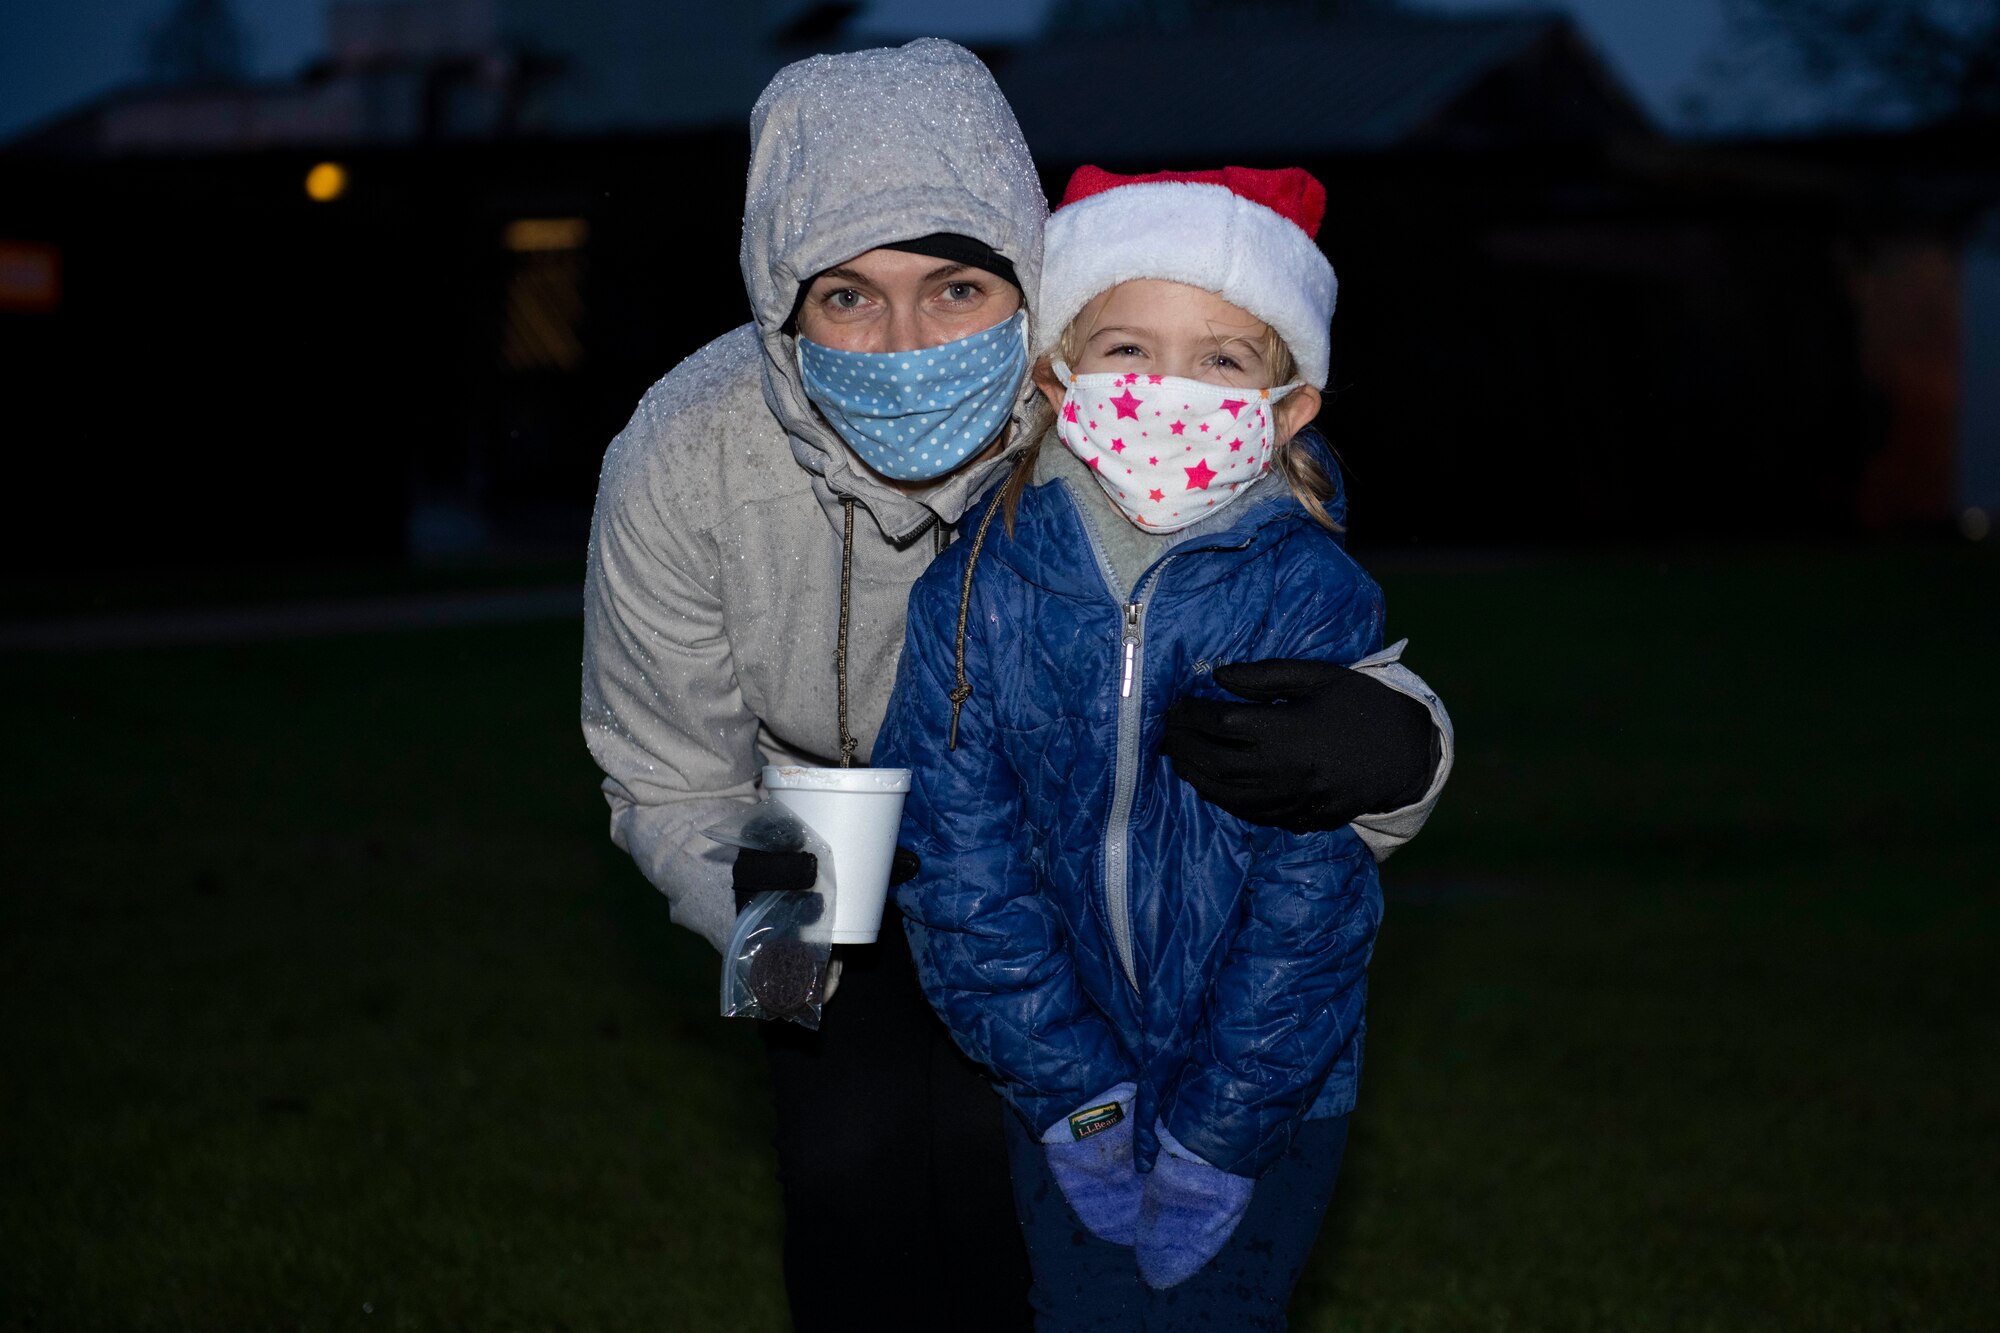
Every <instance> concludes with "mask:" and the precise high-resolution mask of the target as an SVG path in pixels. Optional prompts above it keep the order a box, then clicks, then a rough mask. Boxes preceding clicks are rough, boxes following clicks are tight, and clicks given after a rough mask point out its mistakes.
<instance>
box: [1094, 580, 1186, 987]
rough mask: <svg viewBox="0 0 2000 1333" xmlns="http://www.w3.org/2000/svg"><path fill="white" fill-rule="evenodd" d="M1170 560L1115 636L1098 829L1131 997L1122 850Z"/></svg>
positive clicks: (1127, 872) (1115, 938) (1127, 863)
mask: <svg viewBox="0 0 2000 1333" xmlns="http://www.w3.org/2000/svg"><path fill="white" fill-rule="evenodd" d="M1172 559H1173V557H1171V556H1169V557H1167V558H1166V559H1163V560H1161V561H1160V562H1159V564H1157V565H1155V566H1154V567H1153V570H1152V572H1151V573H1150V574H1148V575H1146V577H1145V578H1144V579H1143V580H1141V581H1140V584H1139V586H1138V588H1136V589H1135V590H1134V591H1133V593H1132V600H1131V601H1129V602H1127V603H1126V604H1125V624H1124V632H1123V634H1121V635H1120V637H1119V677H1118V767H1117V778H1116V782H1115V784H1114V785H1113V787H1112V791H1111V818H1110V821H1109V822H1108V823H1107V824H1106V825H1105V829H1104V909H1105V915H1106V916H1107V917H1109V918H1110V921H1111V942H1112V945H1113V947H1115V948H1116V949H1117V950H1118V962H1119V965H1120V966H1121V967H1123V968H1124V970H1125V980H1126V981H1128V982H1130V983H1131V986H1132V992H1133V994H1135V995H1136V994H1138V993H1139V968H1138V964H1137V962H1136V961H1135V959H1134V957H1133V953H1132V892H1131V882H1130V876H1131V859H1130V855H1129V848H1128V847H1127V845H1126V843H1127V839H1128V835H1129V834H1130V832H1131V825H1132V798H1133V795H1134V793H1135V792H1136V790H1137V788H1138V785H1139V723H1140V721H1141V719H1142V718H1143V716H1144V709H1143V707H1142V705H1143V704H1144V702H1145V685H1146V654H1145V648H1146V602H1147V600H1148V599H1149V598H1150V597H1151V596H1152V594H1153V585H1154V584H1156V583H1158V582H1159V581H1160V575H1161V574H1162V573H1163V572H1164V571H1165V570H1166V567H1167V565H1168V564H1169V563H1171V561H1172Z"/></svg>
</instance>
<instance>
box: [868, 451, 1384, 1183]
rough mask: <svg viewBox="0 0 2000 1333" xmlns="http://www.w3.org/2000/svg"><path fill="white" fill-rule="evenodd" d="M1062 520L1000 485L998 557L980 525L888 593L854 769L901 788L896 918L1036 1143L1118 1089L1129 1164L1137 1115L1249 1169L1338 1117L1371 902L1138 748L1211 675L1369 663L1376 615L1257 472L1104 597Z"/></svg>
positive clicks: (1329, 863)
mask: <svg viewBox="0 0 2000 1333" xmlns="http://www.w3.org/2000/svg"><path fill="white" fill-rule="evenodd" d="M1079 502H1080V497H1078V496H1077V495H1075V494H1074V493H1073V492H1072V491H1071V490H1070V489H1069V486H1068V483H1067V482H1065V481H1063V480H1061V479H1057V480H1054V481H1049V482H1045V483H1043V484H1042V485H1039V486H1035V487H1031V488H1029V489H1028V490H1027V491H1026V492H1025V493H1024V494H1023V497H1022V500H1021V506H1020V510H1019V513H1018V516H1017V520H1016V526H1015V531H1014V533H1013V535H1012V536H1011V537H1009V536H1008V535H1007V534H1006V532H1005V530H1004V529H1003V527H1002V525H1001V524H999V523H997V522H994V523H992V524H991V526H990V527H989V528H988V529H987V530H986V534H985V537H984V548H983V552H982V553H980V554H979V555H978V556H977V558H976V561H975V560H974V548H975V542H974V541H972V540H966V539H961V540H960V541H958V542H956V543H954V544H953V545H952V546H951V547H949V548H947V549H946V551H945V552H944V553H943V554H942V555H941V556H939V557H938V559H937V560H936V561H935V562H934V563H933V564H932V565H931V567H930V569H929V570H928V571H927V572H926V573H925V574H924V575H923V577H922V578H921V579H919V580H918V582H917V584H916V587H915V589H914V590H913V592H912V593H911V598H910V610H909V628H908V633H907V637H906V639H905V642H904V649H903V656H902V664H901V667H900V668H899V670H898V673H897V679H896V686H895V692H894V694H893V695H892V697H891V699H890V703H889V713H888V718H887V720H886V721H885V723H884V725H883V729H882V733H881V738H880V740H879V741H878V742H877V744H876V747H875V752H874V758H873V762H874V763H876V764H880V765H884V766H908V767H909V768H911V769H913V770H915V781H914V783H913V787H912V790H911V793H910V796H909V800H908V803H907V805H906V807H905V809H906V814H905V817H904V828H903V839H904V844H905V845H906V846H909V847H910V848H911V849H912V850H914V851H915V852H916V853H917V855H918V856H919V857H920V858H921V859H922V862H923V870H922V873H921V874H920V875H919V876H918V877H917V878H916V879H915V880H913V881H911V882H910V883H908V884H906V885H904V886H903V888H902V889H901V890H900V892H899V895H898V903H899V905H900V906H901V908H902V910H903V912H904V914H905V917H906V921H907V926H908V930H909V936H910V943H911V948H912V950H913V952H914V954H915V956H916V961H917V969H918V973H919V975H920V977H921V978H922V981H923V985H924V990H925V993H926V995H927V996H928V997H929V999H930V1002H931V1004H932V1005H933V1006H934V1007H935V1008H936V1009H937V1011H938V1013H939V1014H940V1015H941V1016H942V1017H943V1019H944V1021H945V1023H946V1024H947V1025H948V1026H949V1027H950V1029H951V1031H952V1034H953V1036H954V1037H955V1038H956V1039H957V1041H958V1043H959V1044H960V1046H962V1047H963V1048H964V1049H965V1050H966V1051H967V1052H968V1053H969V1054H970V1055H971V1056H972V1057H973V1058H975V1059H976V1060H978V1061H980V1062H981V1063H982V1064H984V1065H986V1066H987V1067H988V1068H989V1069H990V1070H991V1071H992V1073H993V1075H994V1077H995V1080H996V1082H997V1084H998V1086H999V1088H1000V1090H1001V1092H1002V1094H1003V1095H1004V1096H1005V1097H1006V1098H1007V1099H1008V1101H1010V1102H1011V1103H1012V1104H1013V1106H1014V1107H1015V1109H1016V1110H1017V1111H1019V1112H1020V1114H1021V1115H1022V1116H1023V1117H1024V1118H1025V1119H1026V1120H1027V1122H1028V1124H1029V1125H1031V1126H1033V1127H1034V1129H1035V1130H1036V1131H1037V1132H1040V1131H1042V1130H1045V1129H1046V1128H1048V1127H1049V1126H1051V1125H1053V1124H1054V1123H1055V1122H1057V1121H1058V1120H1060V1119H1062V1118H1063V1117H1065V1116H1067V1115H1069V1114H1070V1113H1071V1112H1072V1111H1075V1110H1077V1109H1078V1108H1079V1107H1081V1106H1083V1105H1084V1104H1085V1102H1086V1101H1087V1100H1088V1099H1089V1098H1092V1097H1094V1096H1095V1095H1097V1094H1098V1093H1101V1092H1103V1091H1104V1090H1106V1089H1107V1088H1110V1087H1111V1086H1113V1085H1114V1084H1117V1083H1120V1082H1123V1081H1125V1080H1128V1079H1129V1080H1132V1081H1133V1082H1135V1083H1136V1084H1137V1085H1138V1088H1139V1092H1138V1098H1137V1105H1136V1107H1135V1111H1136V1119H1137V1123H1138V1130H1139V1141H1138V1151H1139V1157H1140V1163H1141V1165H1142V1168H1150V1165H1151V1162H1152V1158H1153V1154H1154V1153H1155V1151H1156V1150H1157V1145H1156V1143H1155V1142H1154V1135H1153V1130H1152V1127H1153V1125H1154V1123H1155V1119H1156V1117H1158V1118H1163V1119H1164V1121H1165V1123H1166V1125H1167V1127H1168V1128H1169V1129H1170V1130H1172V1131H1173V1134H1174V1136H1175V1137H1176V1138H1178V1139H1179V1140H1180V1141H1181V1142H1182V1143H1184V1144H1186V1145H1187V1146H1188V1147H1189V1148H1191V1149H1193V1150H1194V1151H1195V1152H1197V1153H1199V1154H1201V1156H1203V1157H1204V1158H1206V1159H1207V1160H1208V1161H1209V1162H1211V1163H1213V1164H1214V1165H1216V1166H1218V1167H1221V1168H1222V1169H1224V1170H1226V1171H1230V1172H1233V1173H1236V1174H1238V1175H1247V1176H1256V1175H1259V1174H1261V1173H1262V1171H1263V1169H1264V1168H1265V1167H1266V1166H1268V1165H1269V1164H1270V1163H1271V1162H1272V1161H1273V1160H1275V1159H1276V1158H1277V1157H1278V1156H1279V1155H1280V1154H1281V1153H1282V1152H1283V1151H1284V1150H1285V1148H1286V1146H1287V1145H1288V1144H1289V1143H1290V1142H1291V1137H1292V1135H1293V1133H1294V1132H1295V1131H1296V1129H1297V1127H1298V1125H1299V1124H1300V1123H1301V1122H1302V1121H1304V1120H1306V1119H1309V1118H1314V1117H1317V1116H1323V1115H1337V1114H1340V1113H1342V1112H1344V1111H1347V1110H1349V1109H1351V1108H1352V1106H1353V1105H1354V1096H1355V1088H1356V1082H1357V1079H1358V1076H1359V1073H1360V1065H1361V1045H1362V1032H1363V1021H1362V1013H1363V1007H1364V1001H1365V997H1366V985H1367V981H1366V976H1367V965H1368V957H1369V953H1370V950H1371V949H1372V948H1373V945H1374V940H1375V932H1376V927H1377V925H1378V924H1379V922H1380V919H1381V910H1382V898H1381V889H1380V886H1379V883H1378V881H1377V879H1376V870H1375V861H1374V858H1373V857H1372V856H1370V854H1369V853H1368V850H1367V849H1366V847H1365V846H1364V845H1363V844H1362V842H1361V840H1360V839H1359V838H1358V837H1357V836H1356V835H1355V834H1354V833H1353V831H1352V830H1350V829H1341V830H1338V831H1336V832H1331V833H1315V834H1304V835H1301V834H1293V833H1287V832H1285V831H1283V830H1280V829H1272V828H1265V827H1261V826H1258V825H1254V824H1248V823H1245V822H1244V821H1242V820H1240V819H1237V818H1236V817H1235V816H1233V815H1230V814H1228V813H1227V812H1225V811H1223V810H1221V809H1219V808H1217V807H1215V806H1212V805H1209V804H1208V803H1207V802H1205V801H1203V800H1202V799H1201V798H1200V797H1198V796H1197V795H1195V793H1194V791H1193V789H1192V788H1190V787H1189V786H1188V785H1187V784H1186V783H1184V782H1182V781H1181V780H1180V779H1179V778H1177V777H1176V776H1175V775H1174V773H1173V770H1172V767H1171V766H1170V765H1169V764H1168V763H1167V761H1166V760H1164V759H1162V758H1160V757H1159V756H1158V754H1157V753H1156V751H1157V748H1158V745H1159V741H1160V735H1161V726H1162V722H1163V719H1164V716H1165V713H1166V709H1167V706H1168V705H1169V704H1170V703H1172V702H1173V700H1174V699H1175V698H1177V697H1179V696H1180V695H1182V694H1186V693H1193V694H1197V695H1206V696H1213V697H1227V696H1226V694H1225V692H1224V691H1222V690H1221V689H1220V688H1219V687H1217V686H1216V685H1215V684H1214V683H1213V681H1212V680H1211V678H1210V670H1211V664H1212V663H1227V662H1249V661H1256V660H1259V659H1262V658H1272V657H1304V658H1317V659H1321V660H1326V661H1334V662H1352V661H1355V660H1357V659H1359V658H1361V657H1364V656H1366V655H1368V654H1369V653H1372V652H1374V651H1376V650H1377V649H1379V648H1380V647H1381V641H1382V597H1381V592H1380V590H1379V589H1378V588H1377V587H1376V586H1375V584H1374V582H1373V581H1372V580H1371V579H1370V578H1369V577H1368V576H1367V575H1366V574H1364V573H1363V572H1362V571H1361V569H1360V568H1359V567H1358V566H1357V565H1356V564H1355V563H1354V561H1353V560H1351V559H1350V558H1349V557H1348V555H1347V553H1346V551H1345V550H1344V549H1342V546H1341V543H1340V541H1339V539H1338V538H1337V537H1336V536H1335V535H1334V534H1332V533H1329V532H1327V531H1326V530H1325V529H1324V528H1321V527H1319V526H1318V525H1316V524H1314V523H1313V522H1312V521H1311V520H1310V519H1309V518H1308V517H1307V515H1306V513H1305V511H1304V509H1303V508H1302V507H1301V506H1300V505H1299V504H1298V503H1297V501H1295V500H1293V499H1292V498H1291V496H1290V495H1289V494H1287V493H1286V491H1285V488H1284V487H1283V486H1282V485H1281V484H1278V483H1276V481H1275V479H1272V480H1271V481H1270V482H1267V483H1266V484H1264V485H1261V486H1259V488H1258V490H1257V491H1256V492H1255V493H1253V494H1252V495H1250V496H1246V497H1244V498H1243V499H1241V500H1240V501H1238V503H1237V504H1236V505H1234V506H1232V507H1231V509H1230V510H1225V511H1223V513H1222V514H1219V515H1218V516H1217V519H1216V520H1215V522H1217V523H1222V522H1224V520H1225V519H1226V517H1227V516H1228V515H1229V514H1231V513H1234V512H1236V511H1238V510H1240V511H1241V513H1240V515H1239V516H1238V517H1237V518H1236V520H1235V522H1234V523H1230V524H1227V525H1226V526H1225V527H1224V528H1223V529H1222V530H1219V531H1207V532H1203V533H1201V534H1199V535H1196V536H1193V537H1191V538H1188V539H1185V540H1183V541H1181V542H1180V543H1178V544H1176V545H1175V546H1173V547H1172V548H1171V549H1169V550H1167V551H1166V552H1165V553H1164V554H1163V555H1162V556H1161V557H1160V558H1159V559H1156V560H1155V561H1154V562H1153V564H1152V565H1151V566H1149V567H1148V568H1147V570H1146V572H1145V573H1144V574H1143V575H1142V576H1141V578H1140V579H1139V582H1138V586H1137V588H1136V589H1135V590H1134V591H1133V594H1132V597H1131V599H1130V600H1129V601H1128V600H1127V599H1125V598H1124V597H1123V596H1121V595H1120V592H1118V591H1115V590H1114V587H1115V585H1114V582H1113V579H1112V576H1111V573H1110V566H1109V563H1108V562H1107V561H1106V560H1105V559H1104V557H1103V554H1102V552H1101V551H1100V550H1099V549H1098V547H1097V545H1096V542H1095V539H1094V537H1093V535H1092V533H1091V530H1090V527H1089V525H1088V523H1086V522H1085V521H1084V518H1083V515H1082V513H1081V511H1080V509H1079ZM1338 512H1339V510H1338V509H1336V513H1338ZM968 561H973V563H974V575H973V578H972V580H971V585H970V589H969V592H967V593H966V594H965V598H964V600H965V617H966V619H965V629H964V636H963V637H964V647H963V652H964V669H963V679H964V681H965V682H966V683H967V684H969V685H970V686H971V693H970V695H969V696H965V697H964V699H963V711H962V713H961V714H960V716H959V717H958V721H957V733H958V734H957V738H956V745H955V748H954V747H953V746H952V745H951V744H950V743H949V740H950V735H949V733H950V731H951V727H952V721H951V719H952V713H953V709H952V703H951V693H952V690H953V688H954V686H955V685H957V684H958V683H959V680H960V679H961V677H960V673H959V670H958V660H957V651H958V650H957V639H958V633H957V629H958V622H959V616H960V614H961V608H960V602H961V591H962V588H963V585H964V582H965V575H966V567H967V564H968Z"/></svg>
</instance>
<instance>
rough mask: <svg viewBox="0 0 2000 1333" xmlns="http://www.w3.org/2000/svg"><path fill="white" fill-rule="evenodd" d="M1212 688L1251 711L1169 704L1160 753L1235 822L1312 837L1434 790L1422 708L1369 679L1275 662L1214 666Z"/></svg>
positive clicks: (1434, 738) (1432, 752) (1223, 703)
mask: <svg viewBox="0 0 2000 1333" xmlns="http://www.w3.org/2000/svg"><path fill="white" fill-rule="evenodd" d="M1215 683H1216V684H1218V685H1220V686H1222V688H1223V689H1225V690H1228V691H1229V692H1230V693H1231V694H1234V695H1236V696H1238V697H1239V698H1241V699H1243V700H1246V701H1247V702H1244V703H1236V702H1233V701H1231V700H1227V699H1195V698H1185V697H1184V698H1181V699H1178V700H1176V701H1175V702H1174V704H1173V706H1172V707H1171V708H1169V709H1168V710H1167V729H1166V736H1165V738H1164V739H1163V740H1162V741H1161V742H1160V753H1162V754H1164V755H1165V756H1166V757H1167V758H1168V759H1169V760H1171V761H1172V762H1173V765H1174V771H1175V772H1176V773H1178V774H1179V775H1180V776H1181V778H1182V779H1183V780H1185V781H1186V782H1187V784H1188V785H1189V786H1191V787H1193V788H1194V789H1195V791H1196V793H1197V794H1199V795H1200V796H1201V798H1202V799H1203V800H1205V801H1207V802H1209V803H1210V804H1211V805H1218V806H1220V807H1222V808H1223V809H1224V810H1227V811H1228V812H1229V813H1230V814H1232V815H1235V816H1236V817H1237V818H1239V819H1245V820H1248V821H1249V822H1250V823H1252V824H1265V825H1269V826H1271V827H1273V828H1282V829H1289V830H1291V831H1292V832H1294V833H1314V832H1320V831H1323V830H1328V829H1337V828H1339V827H1341V826H1342V825H1344V824H1349V823H1352V822H1353V821H1354V820H1355V819H1357V818H1359V817H1360V816H1362V815H1368V814H1382V813H1386V812H1388V811H1391V810H1400V809H1401V808H1402V807H1404V806H1406V805H1410V804H1412V803H1414V802H1416V801H1418V800H1421V799H1422V798H1423V795H1424V793H1425V792H1426V791H1427V790H1429V788H1430V785H1431V777H1432V775H1433V774H1434V773H1435V772H1436V770H1437V760H1438V755H1439V753H1440V748H1439V741H1438V734H1437V729H1436V727H1435V726H1434V725H1433V724H1432V721H1431V714H1430V710H1429V709H1428V708H1427V707H1425V706H1424V704H1423V703H1421V702H1420V701H1418V700H1416V699H1413V698H1411V697H1410V696H1409V695H1407V694H1404V693H1402V692H1400V691H1398V690H1394V689H1391V688H1389V687H1388V686H1387V685H1384V684H1382V683H1381V682H1380V681H1378V680H1376V679H1375V678H1374V677H1373V676H1371V675H1369V674H1368V673H1367V672H1363V671H1352V670H1349V669H1348V668H1347V667H1344V666H1341V665H1339V664H1338V663H1334V662H1310V661H1300V660H1297V659H1293V658H1271V659H1269V660H1267V661H1262V662H1238V663H1233V664H1230V665H1227V666H1219V667H1217V668H1216V669H1215Z"/></svg>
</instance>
